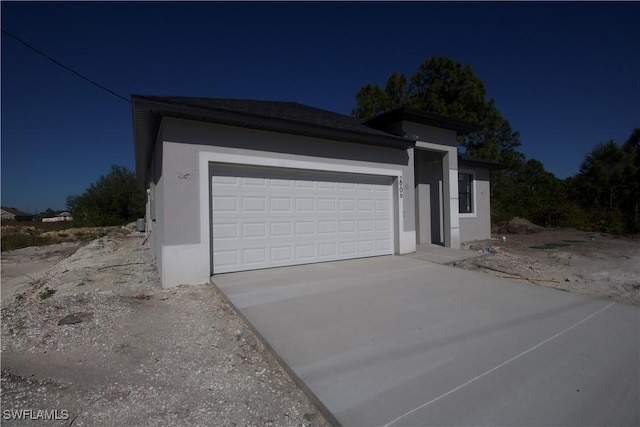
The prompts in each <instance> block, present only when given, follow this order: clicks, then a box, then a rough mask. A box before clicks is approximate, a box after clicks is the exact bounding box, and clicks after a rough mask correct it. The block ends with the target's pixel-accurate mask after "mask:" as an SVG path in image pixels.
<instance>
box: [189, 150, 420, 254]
mask: <svg viewBox="0 0 640 427" xmlns="http://www.w3.org/2000/svg"><path fill="white" fill-rule="evenodd" d="M210 163H230V164H238V165H252V166H266V167H275V168H286V169H302V170H310V171H320V172H338V173H351V174H363V175H379V176H387V177H392V178H393V189H392V194H393V196H392V197H393V205H394V206H393V209H394V212H397V215H394V222H395V224H394V227H393V229H394V230H393V235H394V240H395V241H394V248H393V253H405V252H408V250H407V249H409V251H410V249H411V248H410V246H411V244H410V242H409V239H406V238H405V236H404V234H405V233H404V232H403V231H402V230H403V217H404V207H403V203H402V200H401V199H400V195H399V194H398V179H400V180H401V181H402V179H403V173H402V169H400V168H398V169H392V168H379V167H369V166H361V165H347V164H335V163H324V162H316V161H307V160H290V159H286V160H285V159H278V158H271V157H263V156H252V155H244V154H228V153H215V152H209V151H201V152H200V153H199V183H200V239H201V240H200V247H201V248H203V249H204V248H206V252H205V253H206V255H207V256H208V257H209V264H211V262H210V253H211V234H210V232H211V231H210V230H211V228H210V227H211V225H210V224H211V219H210V214H211V213H210V200H211V199H210V198H211V194H210V191H211V186H210V182H211V175H210V170H209V165H210ZM413 246H414V248H413V250H415V241H414V242H413Z"/></svg>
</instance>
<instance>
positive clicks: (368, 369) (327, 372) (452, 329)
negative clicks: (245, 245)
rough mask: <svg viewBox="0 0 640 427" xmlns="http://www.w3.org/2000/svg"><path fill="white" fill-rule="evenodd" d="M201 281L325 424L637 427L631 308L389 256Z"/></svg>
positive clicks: (639, 386) (639, 410) (638, 329)
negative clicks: (325, 416) (248, 328)
mask: <svg viewBox="0 0 640 427" xmlns="http://www.w3.org/2000/svg"><path fill="white" fill-rule="evenodd" d="M213 281H214V283H215V284H216V285H217V286H218V287H219V288H220V289H221V290H222V292H223V293H224V294H225V295H226V296H227V298H228V299H229V300H230V301H231V302H232V303H233V304H234V305H235V307H236V308H237V309H238V310H239V311H240V313H241V314H242V315H243V316H244V317H245V318H246V319H247V320H248V321H249V322H250V323H251V325H252V326H253V327H254V328H255V330H256V331H257V332H258V333H259V334H260V335H261V336H262V337H263V339H264V340H265V341H266V342H267V344H268V346H269V347H270V348H271V349H272V350H273V351H274V352H275V353H276V354H277V356H278V357H279V358H280V360H281V361H282V362H283V363H284V364H285V365H286V366H287V368H288V369H289V370H290V371H291V372H292V373H293V375H294V376H295V377H297V379H298V380H299V381H300V382H301V384H302V385H303V388H304V389H305V390H306V391H307V392H308V393H309V394H311V395H312V397H313V398H314V399H316V401H318V402H319V404H320V405H321V407H322V408H323V410H324V411H325V412H327V413H329V416H330V418H331V419H332V420H333V421H334V422H335V423H336V424H342V425H345V426H374V425H385V426H386V425H393V426H415V425H421V426H425V425H458V426H464V425H470V426H471V425H510V426H516V425H545V426H550V425H563V426H570V425H575V426H582V425H603V426H604V425H639V424H640V406H639V405H638V402H640V310H639V309H638V308H637V307H633V306H626V305H622V304H619V303H614V302H610V301H607V300H600V299H594V298H589V297H585V296H581V295H575V294H570V293H567V292H562V291H558V290H555V289H550V288H541V287H537V286H534V285H530V284H527V283H521V282H518V281H511V280H506V279H497V278H493V277H490V276H487V275H483V274H479V273H474V272H470V271H466V270H461V269H456V268H453V267H448V266H443V265H437V264H433V263H427V262H424V261H419V260H415V259H411V258H407V257H401V256H387V257H377V258H368V259H360V260H350V261H339V262H331V263H323V264H313V265H306V266H295V267H286V268H277V269H269V270H258V271H249V272H242V273H229V274H223V275H217V276H214V277H213Z"/></svg>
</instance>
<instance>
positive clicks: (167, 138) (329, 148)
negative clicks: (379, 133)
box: [154, 118, 415, 285]
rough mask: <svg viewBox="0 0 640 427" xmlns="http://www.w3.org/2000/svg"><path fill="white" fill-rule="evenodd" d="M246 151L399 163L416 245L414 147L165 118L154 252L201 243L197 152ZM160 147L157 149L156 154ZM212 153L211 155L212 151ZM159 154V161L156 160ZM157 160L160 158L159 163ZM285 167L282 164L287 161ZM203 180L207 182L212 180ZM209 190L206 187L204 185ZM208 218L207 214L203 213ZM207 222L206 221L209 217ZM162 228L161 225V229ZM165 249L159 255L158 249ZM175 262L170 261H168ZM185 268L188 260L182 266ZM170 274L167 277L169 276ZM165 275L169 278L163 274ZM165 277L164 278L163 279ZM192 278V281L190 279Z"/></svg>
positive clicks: (407, 227) (406, 220)
mask: <svg viewBox="0 0 640 427" xmlns="http://www.w3.org/2000/svg"><path fill="white" fill-rule="evenodd" d="M201 152H207V153H214V154H216V153H217V154H221V155H224V154H233V155H250V156H260V157H264V158H272V159H279V160H284V161H285V165H286V160H291V161H307V162H313V161H318V162H322V163H327V164H339V165H345V166H362V167H378V168H391V169H399V170H401V171H402V175H403V179H404V182H403V189H404V191H403V198H402V199H401V200H402V205H403V207H404V215H403V230H401V232H402V231H404V232H409V233H413V237H412V238H413V241H414V245H415V209H414V192H413V183H414V176H413V150H399V149H393V148H386V147H376V146H370V145H364V144H356V143H348V142H341V141H330V140H323V139H318V138H311V137H302V136H296V135H288V134H279V133H274V132H266V131H259V130H252V129H244V128H235V127H231V126H224V125H216V124H210V123H203V122H197V121H190V120H182V119H175V118H165V119H163V122H162V131H161V136H160V137H159V142H158V145H157V146H156V157H155V158H156V162H155V163H156V164H155V165H154V166H155V171H156V173H155V175H154V182H155V183H156V185H155V204H156V221H155V224H154V233H155V236H154V239H155V241H154V248H155V251H156V256H157V257H158V258H159V259H160V258H163V261H160V263H162V262H164V263H165V264H166V263H167V261H168V259H169V258H171V256H170V255H167V253H168V251H169V252H171V253H175V250H174V249H172V248H171V247H172V246H174V247H175V248H176V250H177V248H178V247H181V246H188V245H197V244H200V243H201V240H202V239H201V236H202V233H203V232H206V233H208V230H201V227H202V225H201V224H205V222H203V221H202V218H200V215H201V212H202V209H201V206H200V204H201V203H207V212H208V203H209V200H208V198H207V200H204V201H202V200H201V194H202V192H201V188H200V186H201V184H200V183H201V182H203V181H202V179H201V178H202V177H200V176H199V174H200V173H202V170H201V169H200V168H201V165H200V153H201ZM160 153H161V154H160ZM214 158H215V155H214ZM158 159H162V162H158V161H157V160H158ZM159 163H161V164H160V165H159ZM285 167H286V166H285ZM204 173H207V182H208V183H209V184H207V185H210V180H209V179H208V171H205V172H204ZM207 193H208V188H207ZM207 221H208V218H207ZM207 224H208V222H207ZM159 229H161V230H159ZM162 251H164V253H163V254H162V255H160V254H161V252H162ZM169 262H173V261H169ZM172 268H173V267H169V266H167V265H164V266H163V267H162V269H161V271H162V273H163V282H164V283H165V285H173V284H178V283H173V282H174V280H173V279H171V278H170V277H171V276H172V273H171V271H169V270H171V269H172ZM181 268H184V269H185V270H186V269H187V268H188V267H187V266H181ZM193 268H196V269H198V273H197V274H195V273H194V274H193V275H192V276H191V277H192V278H191V279H190V280H192V281H193V280H197V279H196V277H197V278H198V280H199V279H200V278H203V277H204V276H206V279H207V280H208V277H209V273H210V270H209V268H210V266H209V265H207V271H206V274H205V272H203V271H202V268H203V267H202V266H201V265H199V266H194V267H193ZM168 277H169V278H168ZM167 278H168V279H167ZM165 280H167V281H168V282H171V283H167V282H165ZM192 283H193V282H192Z"/></svg>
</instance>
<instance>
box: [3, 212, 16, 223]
mask: <svg viewBox="0 0 640 427" xmlns="http://www.w3.org/2000/svg"><path fill="white" fill-rule="evenodd" d="M0 219H3V220H6V221H12V220H14V219H16V216H15V215H14V214H12V213H11V212H7V211H5V210H4V209H2V211H1V213H0Z"/></svg>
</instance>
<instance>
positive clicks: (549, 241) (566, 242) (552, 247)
mask: <svg viewBox="0 0 640 427" xmlns="http://www.w3.org/2000/svg"><path fill="white" fill-rule="evenodd" d="M536 229H537V230H539V231H538V232H533V233H531V232H529V233H524V234H510V233H508V232H507V233H504V234H494V235H493V238H492V239H491V240H484V241H477V242H472V243H467V244H464V245H463V247H464V248H465V249H470V250H475V251H483V252H484V253H487V255H485V256H483V257H480V258H476V259H471V260H467V261H464V262H459V263H456V264H455V265H456V266H457V267H460V268H465V269H469V270H481V271H484V272H486V273H488V274H493V275H496V276H499V277H509V278H521V279H523V280H527V281H529V282H531V283H535V284H537V285H540V286H548V287H553V288H557V289H561V290H564V291H568V292H575V293H579V294H586V295H592V296H595V297H599V298H607V299H611V300H615V301H618V302H622V303H626V304H632V305H636V306H640V241H639V240H638V239H637V238H636V239H633V238H622V237H614V236H610V235H606V234H601V233H587V232H583V231H577V230H571V229H543V228H540V227H536ZM503 236H504V237H505V238H506V242H504V243H503V242H502V237H503Z"/></svg>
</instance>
